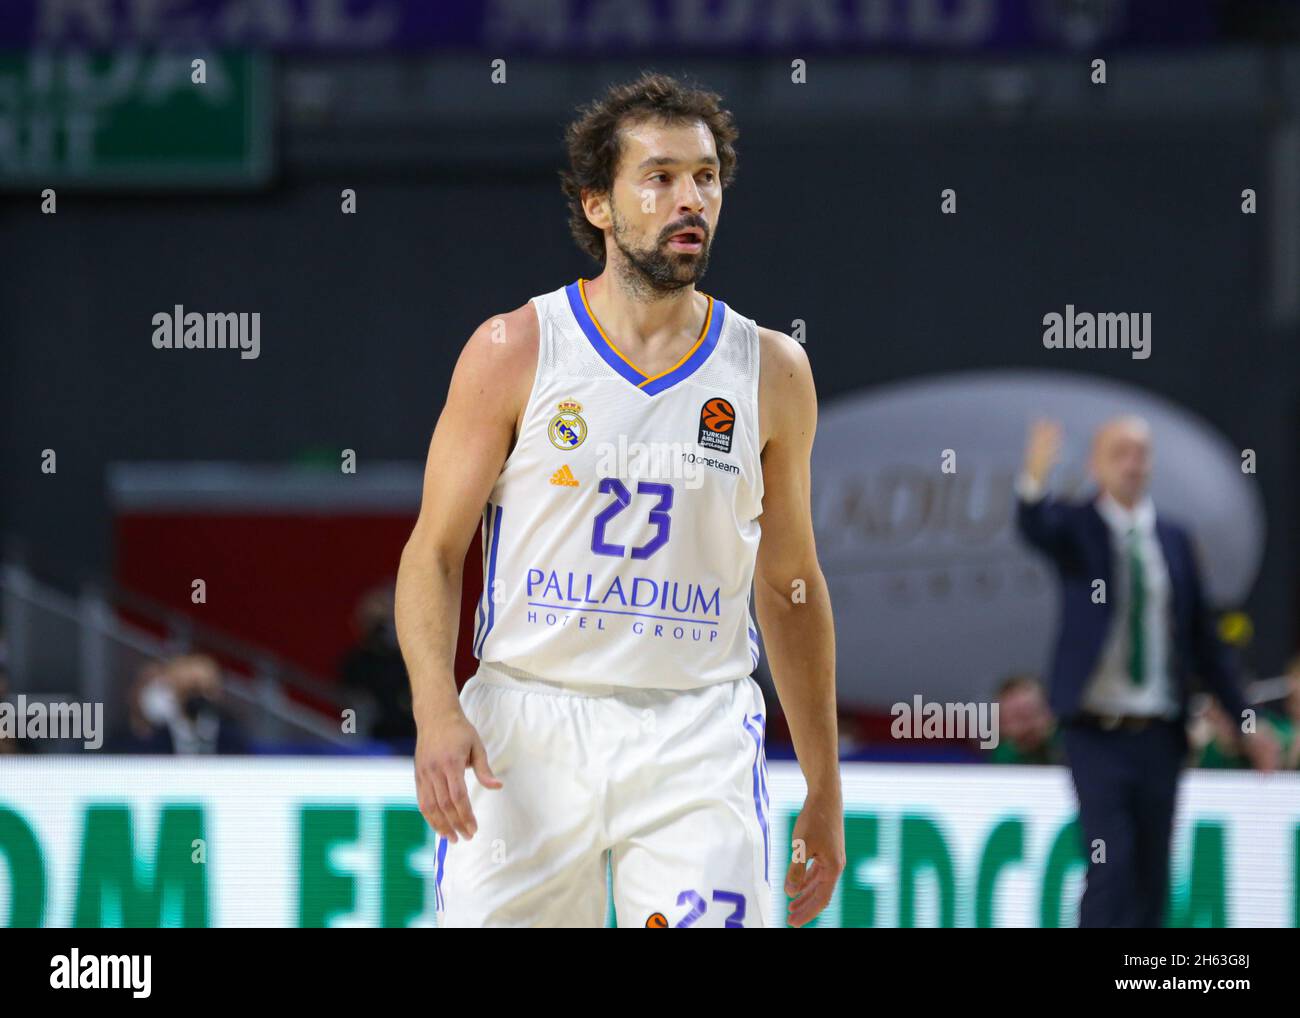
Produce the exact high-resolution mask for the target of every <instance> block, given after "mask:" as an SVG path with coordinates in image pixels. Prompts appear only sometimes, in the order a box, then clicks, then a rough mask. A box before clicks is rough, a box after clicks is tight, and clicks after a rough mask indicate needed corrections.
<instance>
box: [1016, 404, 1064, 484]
mask: <svg viewBox="0 0 1300 1018" xmlns="http://www.w3.org/2000/svg"><path fill="white" fill-rule="evenodd" d="M1061 435H1062V432H1061V426H1060V424H1058V423H1057V422H1056V421H1046V420H1038V421H1034V423H1033V424H1032V425H1030V428H1029V440H1028V441H1027V442H1026V443H1025V462H1024V466H1023V470H1024V472H1025V473H1026V474H1028V475H1029V477H1030V478H1032V479H1033V481H1034V483H1035V484H1038V485H1039V486H1040V487H1041V486H1042V485H1045V484H1046V483H1047V475H1048V474H1050V473H1051V472H1052V467H1054V466H1056V460H1057V457H1058V456H1060V454H1061Z"/></svg>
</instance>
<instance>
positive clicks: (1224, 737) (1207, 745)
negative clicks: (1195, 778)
mask: <svg viewBox="0 0 1300 1018" xmlns="http://www.w3.org/2000/svg"><path fill="white" fill-rule="evenodd" d="M1256 717H1257V719H1258V725H1259V727H1260V728H1268V729H1269V730H1270V731H1271V732H1272V733H1273V736H1274V738H1276V739H1277V741H1278V744H1279V745H1280V746H1281V748H1282V756H1281V759H1282V761H1284V762H1286V761H1290V760H1292V759H1294V750H1295V748H1296V747H1295V739H1294V731H1293V729H1292V725H1291V722H1290V720H1289V719H1287V718H1282V717H1279V716H1277V715H1275V714H1272V713H1269V712H1266V711H1257V713H1256ZM1190 738H1191V740H1192V744H1193V746H1194V747H1199V749H1197V750H1195V751H1194V755H1193V759H1194V764H1193V766H1196V767H1204V768H1210V769H1216V770H1222V769H1232V768H1247V767H1250V766H1251V763H1250V760H1249V759H1248V758H1247V757H1246V755H1245V754H1244V753H1243V752H1242V751H1241V728H1240V726H1239V724H1238V723H1237V722H1236V721H1234V720H1233V719H1232V717H1230V716H1229V715H1228V712H1227V711H1225V710H1224V709H1223V707H1222V706H1221V705H1220V704H1219V703H1218V701H1216V700H1214V699H1212V698H1210V697H1206V698H1205V699H1204V700H1203V702H1202V704H1201V708H1200V710H1199V711H1198V712H1197V715H1196V720H1195V722H1194V724H1193V729H1192V733H1191V736H1190ZM1289 766H1294V764H1289Z"/></svg>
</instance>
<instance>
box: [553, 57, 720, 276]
mask: <svg viewBox="0 0 1300 1018" xmlns="http://www.w3.org/2000/svg"><path fill="white" fill-rule="evenodd" d="M642 120H663V121H666V122H667V123H670V124H678V123H681V122H682V121H686V120H702V121H703V122H704V124H705V126H706V127H708V129H709V130H710V131H712V132H713V141H714V144H715V145H716V146H717V149H718V164H719V165H718V179H719V180H720V181H721V182H722V186H723V187H724V188H725V187H727V186H728V185H730V183H731V181H732V180H733V179H734V178H735V175H736V148H735V141H736V138H737V137H738V136H739V134H740V132H739V131H738V130H737V129H736V125H735V122H734V121H733V120H732V116H731V112H730V111H729V110H726V109H724V108H723V106H722V97H721V96H719V95H717V94H716V93H714V92H709V91H707V90H705V89H703V88H698V87H696V86H694V85H689V84H685V83H683V82H680V81H678V80H677V79H676V78H671V77H669V76H668V75H666V74H654V73H652V72H648V71H647V72H646V73H644V74H642V75H641V77H639V78H637V79H636V80H635V81H632V82H628V83H627V84H625V85H614V86H612V87H611V88H610V89H609V91H607V92H606V93H605V94H604V95H603V96H601V97H600V98H599V99H597V100H595V101H594V102H592V103H590V104H589V105H587V106H584V107H582V108H581V109H579V110H578V117H577V119H576V120H574V121H573V122H572V123H571V124H569V126H568V128H566V130H565V132H564V143H565V147H566V148H567V149H568V153H569V168H568V169H567V170H563V171H561V173H560V181H561V186H562V187H563V189H564V194H565V196H566V197H567V198H568V200H569V232H570V233H572V234H573V239H574V240H576V241H577V242H578V247H580V248H582V250H583V251H585V252H586V253H587V254H589V255H591V257H592V258H594V259H595V260H596V261H598V262H603V261H604V260H605V233H604V231H603V230H599V229H597V228H596V227H595V226H593V225H592V224H591V223H590V222H588V221H587V216H586V213H584V212H583V211H582V192H583V191H584V190H588V191H593V192H595V193H596V194H608V193H609V191H610V189H611V188H612V187H613V186H614V171H615V170H616V169H617V168H618V160H619V155H620V154H621V152H622V146H621V143H620V134H619V130H620V128H622V127H625V126H627V125H628V124H630V123H637V122H639V121H642Z"/></svg>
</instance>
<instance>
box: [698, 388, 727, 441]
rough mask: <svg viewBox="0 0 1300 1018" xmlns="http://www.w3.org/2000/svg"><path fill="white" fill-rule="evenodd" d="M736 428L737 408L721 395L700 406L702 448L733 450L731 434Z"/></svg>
mask: <svg viewBox="0 0 1300 1018" xmlns="http://www.w3.org/2000/svg"><path fill="white" fill-rule="evenodd" d="M735 428H736V408H735V407H733V406H732V405H731V404H730V403H729V402H728V401H727V400H725V399H723V398H722V397H721V396H714V397H713V398H712V399H710V400H706V401H705V403H704V406H702V407H700V448H702V449H712V450H714V451H715V452H731V434H732V432H733V431H734V430H735Z"/></svg>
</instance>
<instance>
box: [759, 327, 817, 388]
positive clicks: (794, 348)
mask: <svg viewBox="0 0 1300 1018" xmlns="http://www.w3.org/2000/svg"><path fill="white" fill-rule="evenodd" d="M758 344H759V358H760V360H759V364H760V367H759V378H760V390H764V389H766V390H771V389H774V388H777V389H780V390H782V391H783V392H786V393H789V392H790V391H792V390H794V391H799V390H803V389H807V390H809V391H811V389H812V365H811V364H809V363H808V354H807V352H806V351H805V350H804V348H803V344H802V343H800V342H798V341H797V340H795V339H793V338H791V337H790V336H787V335H786V334H785V333H784V332H778V331H777V330H776V329H766V328H764V327H763V326H761V325H759V326H758Z"/></svg>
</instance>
